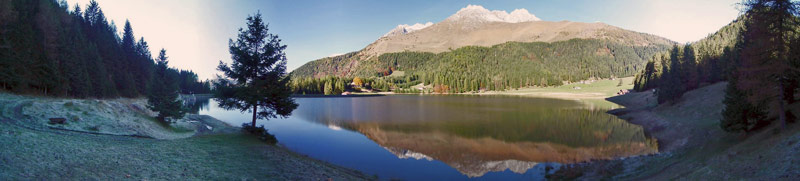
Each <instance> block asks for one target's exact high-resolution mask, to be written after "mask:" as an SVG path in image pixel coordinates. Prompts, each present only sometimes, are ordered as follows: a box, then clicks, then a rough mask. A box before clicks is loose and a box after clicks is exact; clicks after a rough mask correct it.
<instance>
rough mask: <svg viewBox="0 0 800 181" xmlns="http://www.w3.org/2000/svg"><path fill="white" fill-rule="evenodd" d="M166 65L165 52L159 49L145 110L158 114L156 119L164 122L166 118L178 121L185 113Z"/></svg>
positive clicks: (175, 84) (176, 87)
mask: <svg viewBox="0 0 800 181" xmlns="http://www.w3.org/2000/svg"><path fill="white" fill-rule="evenodd" d="M167 63H169V61H167V50H164V49H161V52H159V54H158V59H156V68H155V71H154V75H153V80H151V81H150V93H148V94H147V108H149V109H150V110H153V111H155V112H158V116H156V118H157V119H158V120H159V121H164V122H166V118H172V119H180V118H182V117H183V116H184V114H185V113H186V110H185V109H184V108H183V102H181V100H180V99H178V98H179V97H178V84H177V83H176V82H175V79H174V77H172V76H171V75H170V71H169V66H168V65H167Z"/></svg>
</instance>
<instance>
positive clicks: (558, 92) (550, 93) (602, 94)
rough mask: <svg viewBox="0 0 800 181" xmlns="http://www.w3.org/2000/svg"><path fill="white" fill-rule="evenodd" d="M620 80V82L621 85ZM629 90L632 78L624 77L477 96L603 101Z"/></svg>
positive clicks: (491, 92)
mask: <svg viewBox="0 0 800 181" xmlns="http://www.w3.org/2000/svg"><path fill="white" fill-rule="evenodd" d="M620 80H621V81H622V83H621V84H620ZM631 88H633V77H625V78H618V79H614V80H611V79H602V80H596V81H584V82H583V83H581V82H577V83H571V84H565V85H561V86H554V87H531V88H520V89H515V90H508V91H489V92H484V93H478V94H481V95H514V96H530V97H547V98H559V99H571V100H587V99H596V100H603V99H605V98H608V97H611V96H615V95H617V92H619V91H620V90H627V89H631Z"/></svg>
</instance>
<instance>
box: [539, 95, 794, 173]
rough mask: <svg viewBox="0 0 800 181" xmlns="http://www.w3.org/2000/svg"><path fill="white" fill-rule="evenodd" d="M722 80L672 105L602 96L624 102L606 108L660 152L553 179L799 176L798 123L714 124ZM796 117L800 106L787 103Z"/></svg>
mask: <svg viewBox="0 0 800 181" xmlns="http://www.w3.org/2000/svg"><path fill="white" fill-rule="evenodd" d="M725 85H726V84H725V83H717V84H713V85H709V86H706V87H702V88H700V89H697V90H693V91H690V92H687V93H686V94H684V96H683V97H681V98H680V99H679V100H678V101H677V102H675V103H674V104H661V105H659V104H657V103H656V102H655V101H656V97H655V96H654V95H653V93H652V92H650V91H646V92H638V93H630V94H626V95H623V96H616V97H611V98H609V99H608V100H609V101H612V102H615V103H618V104H620V105H623V106H625V108H622V109H618V110H613V111H610V113H612V114H615V115H618V116H619V117H620V118H623V119H625V120H628V121H630V122H631V123H634V124H638V125H641V126H642V127H643V128H644V129H645V132H646V133H647V134H649V135H650V136H653V137H655V138H657V139H658V140H659V147H660V148H659V150H660V152H661V153H659V154H655V155H649V156H640V157H633V158H627V159H618V160H605V161H593V162H588V163H581V164H572V165H565V166H564V167H562V169H561V170H559V171H558V172H556V174H554V175H550V176H549V177H550V178H553V179H586V180H596V179H612V180H642V179H653V180H674V179H680V180H683V179H686V180H706V179H714V180H716V179H719V180H731V179H734V180H739V179H756V180H791V179H796V178H800V164H798V163H800V126H798V125H797V124H790V125H789V127H788V128H786V129H781V128H778V127H776V126H775V125H773V126H770V127H767V128H764V129H762V130H760V131H757V132H752V133H749V134H748V135H744V134H734V133H726V132H724V131H722V129H720V127H719V119H720V118H721V115H720V112H721V111H722V109H723V108H724V106H723V104H722V99H723V98H724V89H725ZM790 107H791V109H792V111H793V112H794V113H795V115H797V113H798V112H799V111H798V110H800V104H793V105H791V106H790Z"/></svg>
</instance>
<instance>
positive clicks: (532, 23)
mask: <svg viewBox="0 0 800 181" xmlns="http://www.w3.org/2000/svg"><path fill="white" fill-rule="evenodd" d="M673 44H675V42H673V41H670V40H668V39H665V38H662V37H658V36H654V35H649V34H645V33H639V32H634V31H629V30H625V29H622V28H619V27H614V26H611V25H607V24H604V23H583V22H570V21H559V22H551V21H542V20H540V19H539V18H537V17H536V16H535V15H533V14H531V13H530V12H528V11H527V10H525V9H517V10H514V11H512V12H511V13H507V12H505V11H491V10H487V9H485V8H483V7H482V6H478V5H469V6H467V7H465V8H463V9H461V10H459V11H458V12H456V13H455V14H453V15H451V16H450V17H448V18H446V19H445V20H443V21H441V22H438V23H426V24H421V23H417V24H414V25H399V26H397V27H396V28H395V29H393V30H391V31H390V32H388V33H386V34H385V35H384V36H382V37H380V38H378V40H376V41H375V42H373V43H371V44H369V45H368V46H366V47H365V48H364V49H362V50H360V51H356V52H351V53H347V54H344V55H341V56H336V57H326V58H322V59H319V60H315V61H312V62H309V63H307V64H305V65H303V66H301V67H299V68H297V69H296V70H294V71H293V72H292V73H291V76H293V77H294V78H305V77H314V78H320V77H325V76H337V77H376V78H379V77H384V76H387V75H390V74H392V73H393V72H395V71H399V72H403V74H402V75H403V76H400V79H403V78H402V77H407V78H406V79H404V80H403V81H392V82H388V80H386V81H387V83H388V84H389V85H390V87H396V85H398V84H404V85H405V86H400V88H408V86H407V85H411V84H412V83H416V84H419V83H425V84H426V85H427V84H430V83H436V84H437V85H447V86H449V87H451V88H456V89H457V90H459V91H463V90H462V89H464V88H465V87H466V85H465V84H476V85H474V86H473V85H470V86H471V88H469V89H468V90H475V89H489V90H497V89H507V88H515V87H524V86H530V85H558V84H561V83H562V82H563V81H579V80H585V79H589V78H593V77H594V78H608V77H622V76H631V75H633V74H635V73H636V72H638V71H639V70H641V69H642V68H643V66H642V65H643V64H644V62H645V61H646V60H647V59H648V58H650V57H652V56H653V55H654V54H655V53H656V52H661V51H664V50H667V48H669V47H671V45H673ZM464 62H471V64H467V65H463V63H464ZM590 67H591V68H590ZM470 72H471V73H470ZM467 74H469V75H467ZM397 76H398V75H394V77H397ZM437 78H438V79H437ZM435 79H436V80H439V81H436V82H434V80H435ZM465 82H466V83H465ZM298 84H299V83H298ZM490 84H496V85H490ZM475 87H477V88H475Z"/></svg>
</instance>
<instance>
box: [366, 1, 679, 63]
mask: <svg viewBox="0 0 800 181" xmlns="http://www.w3.org/2000/svg"><path fill="white" fill-rule="evenodd" d="M393 35H394V36H384V37H381V38H380V39H378V40H377V41H375V42H374V43H372V44H370V45H368V46H367V47H366V48H364V50H362V51H361V55H366V56H378V55H381V54H383V53H394V52H402V51H422V52H433V53H439V52H444V51H448V50H450V49H456V48H460V47H464V46H492V45H497V44H501V43H505V42H509V41H514V42H557V41H565V40H570V39H575V38H580V39H610V40H617V41H621V42H625V43H627V44H633V45H640V46H647V45H651V44H671V43H672V42H671V41H670V40H667V39H664V38H661V37H656V36H652V35H647V34H643V33H637V32H633V31H627V30H624V29H621V28H618V27H614V26H611V25H607V24H604V23H581V22H570V21H559V22H550V21H541V20H540V19H539V18H537V17H536V16H534V15H532V14H530V13H528V11H527V10H525V9H518V10H514V11H512V12H511V13H510V14H509V13H506V12H505V11H489V10H487V9H485V8H483V7H481V6H476V5H469V6H467V7H465V8H463V9H461V10H459V11H458V12H456V14H453V15H452V16H450V17H448V18H447V19H445V20H444V21H442V22H439V23H436V24H432V25H430V26H427V27H424V28H422V29H418V30H415V31H411V32H408V33H402V34H393Z"/></svg>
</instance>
